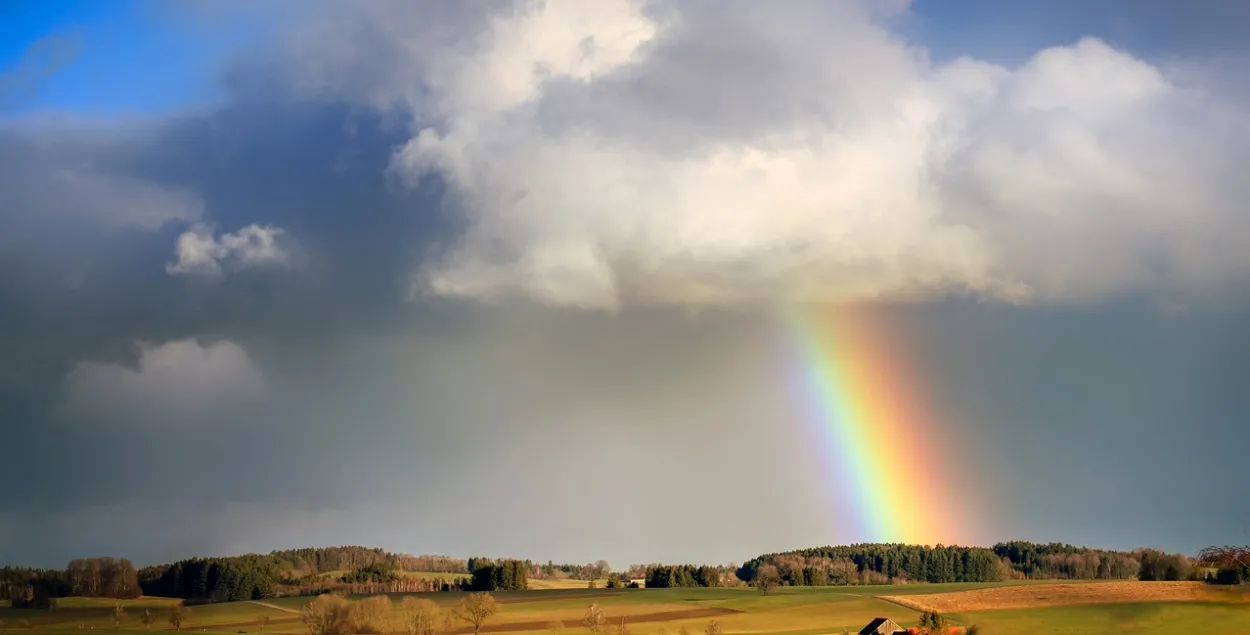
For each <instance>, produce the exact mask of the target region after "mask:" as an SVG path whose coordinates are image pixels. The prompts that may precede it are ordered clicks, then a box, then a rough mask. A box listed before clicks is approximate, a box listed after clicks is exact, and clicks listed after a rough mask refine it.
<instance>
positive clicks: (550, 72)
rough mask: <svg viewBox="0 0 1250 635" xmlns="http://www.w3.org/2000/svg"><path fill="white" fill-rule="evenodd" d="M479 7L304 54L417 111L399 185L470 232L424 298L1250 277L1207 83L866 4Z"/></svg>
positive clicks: (1233, 108) (430, 271)
mask: <svg viewBox="0 0 1250 635" xmlns="http://www.w3.org/2000/svg"><path fill="white" fill-rule="evenodd" d="M469 7H470V8H468V9H465V10H464V11H463V12H462V14H457V15H456V16H454V17H447V16H443V15H438V14H440V13H442V12H444V11H445V10H443V9H439V10H431V13H432V14H433V15H430V16H426V15H423V12H422V11H419V10H415V9H413V8H412V7H406V6H404V5H403V4H402V3H396V4H386V3H379V4H371V5H368V9H367V10H363V11H360V12H354V14H353V16H352V19H351V20H343V19H341V16H337V15H336V16H335V21H336V23H347V24H350V25H352V28H344V29H339V30H337V31H334V32H333V33H331V32H329V31H327V32H325V33H322V32H318V33H320V34H321V35H330V37H331V39H330V40H329V43H328V44H327V43H326V41H325V40H322V39H318V40H317V41H318V47H319V51H320V52H319V53H318V52H312V51H308V50H305V49H303V48H301V47H299V46H298V44H297V45H296V50H299V51H301V54H307V55H306V57H304V59H305V60H306V62H307V66H306V67H305V72H304V73H303V74H297V76H299V77H302V78H304V83H303V84H302V85H304V86H315V87H316V88H315V89H316V90H328V91H336V94H342V95H347V96H349V97H350V98H353V99H356V100H357V101H359V102H361V103H365V104H372V105H375V106H385V107H386V108H390V109H394V108H398V109H399V110H400V111H401V112H407V113H408V114H409V115H410V117H411V122H412V123H411V125H412V128H413V134H412V136H411V138H410V139H409V140H408V141H407V142H406V143H405V144H404V145H403V147H402V148H401V149H399V150H398V151H397V152H396V153H395V156H394V159H393V163H392V169H393V170H394V171H395V172H396V173H398V174H399V175H401V176H403V177H407V178H409V179H412V180H415V179H418V178H421V177H425V176H428V175H437V176H438V177H440V178H441V179H442V180H444V181H445V182H446V183H447V185H448V188H449V194H448V198H447V203H448V204H449V205H451V206H452V207H454V208H455V209H456V210H457V212H458V213H459V214H460V215H461V217H462V219H463V221H464V223H465V224H466V226H467V230H466V232H465V233H464V235H463V236H461V237H460V239H459V240H458V241H457V242H456V243H455V244H452V245H447V246H446V248H445V249H444V250H443V251H442V252H441V253H440V254H438V255H437V256H436V257H434V258H432V259H430V260H429V261H427V262H426V266H424V267H422V268H421V269H420V270H419V271H418V272H417V273H416V275H415V282H414V285H415V289H416V290H417V291H418V292H421V293H432V294H437V295H445V296H464V297H471V298H477V299H482V300H500V299H505V298H509V297H527V298H530V299H533V300H537V301H539V302H542V303H545V304H550V305H556V306H569V307H582V308H594V309H613V308H617V307H619V306H621V305H622V304H625V303H642V304H678V305H700V304H742V303H760V302H775V301H777V300H812V301H831V300H832V301H840V300H854V299H865V298H883V297H884V298H898V297H916V296H921V297H930V296H936V295H946V294H957V295H964V294H973V295H976V296H980V297H985V298H990V299H994V300H1000V301H1008V302H1061V303H1069V302H1091V301H1104V300H1107V299H1119V298H1124V297H1132V296H1140V295H1156V296H1160V297H1167V298H1171V299H1173V300H1176V301H1181V302H1184V301H1192V300H1195V299H1199V298H1206V299H1210V298H1211V297H1217V295H1216V294H1218V293H1219V292H1221V291H1227V290H1228V288H1229V287H1230V285H1237V284H1244V283H1245V282H1246V281H1247V279H1248V278H1250V249H1247V248H1246V247H1247V245H1246V244H1245V239H1244V238H1241V237H1243V236H1246V235H1250V220H1248V219H1247V216H1246V215H1245V214H1244V213H1243V212H1242V211H1241V209H1242V208H1241V206H1240V201H1243V200H1245V197H1246V195H1247V194H1248V193H1250V192H1248V191H1247V185H1246V183H1245V180H1244V179H1241V178H1239V177H1238V174H1237V168H1235V167H1234V166H1238V165H1243V164H1244V162H1245V161H1246V160H1247V159H1250V124H1248V123H1247V121H1246V118H1245V117H1244V116H1243V115H1242V114H1241V113H1242V112H1244V108H1245V105H1246V104H1245V103H1244V100H1243V99H1240V98H1235V95H1233V94H1224V93H1222V92H1221V87H1220V84H1219V83H1214V82H1200V81H1198V77H1199V75H1198V74H1196V73H1187V72H1182V71H1180V70H1176V69H1173V70H1169V69H1168V68H1165V66H1164V65H1162V64H1158V65H1156V64H1152V63H1150V62H1147V61H1145V60H1143V59H1140V58H1137V57H1134V56H1133V55H1132V54H1130V53H1128V52H1126V51H1122V50H1117V49H1115V48H1112V47H1110V46H1109V45H1107V44H1105V43H1104V42H1102V41H1100V40H1098V39H1094V38H1087V39H1083V40H1080V41H1078V42H1074V43H1071V44H1069V45H1065V46H1057V47H1054V48H1049V49H1046V50H1042V51H1039V52H1038V53H1036V54H1035V55H1034V56H1033V57H1032V58H1031V59H1029V60H1028V61H1027V62H1025V63H1024V64H1023V65H1020V66H1018V67H1014V68H1009V67H1004V66H999V65H995V64H992V63H988V62H984V61H979V60H976V59H971V58H966V57H965V58H958V59H955V60H953V61H950V62H946V63H940V64H938V63H933V62H931V61H930V60H929V59H928V57H927V55H926V54H925V51H924V50H923V49H922V48H918V47H915V46H913V45H911V44H909V43H908V42H906V41H903V40H901V39H900V38H898V37H897V36H895V35H893V34H892V32H891V31H890V29H889V25H888V20H887V19H888V15H887V16H885V17H883V16H882V15H878V14H874V13H873V12H872V11H870V10H869V9H868V8H867V7H866V5H865V4H857V3H833V4H831V3H821V2H786V3H769V4H767V5H761V4H752V3H749V2H730V3H728V4H722V3H699V2H694V3H669V2H632V1H629V0H612V1H610V2H602V3H595V4H594V5H593V6H592V5H588V4H586V3H582V2H577V1H576V0H548V1H546V2H523V3H517V4H515V5H512V4H509V5H506V6H501V5H492V4H483V3H471V4H470V5H469ZM424 18H428V20H429V21H433V22H436V23H438V24H441V25H444V26H446V27H447V30H441V29H438V28H434V27H432V26H430V25H429V24H428V23H423V19H424ZM325 19H327V20H330V18H325ZM449 32H450V33H454V37H449V36H448V33H449ZM366 38H368V39H369V40H370V42H369V43H368V44H367V45H362V44H363V42H364V40H365V39H366ZM297 43H298V40H297ZM346 51H351V54H350V55H349V54H347V53H346ZM311 68H316V69H318V74H316V75H315V78H316V80H317V81H315V82H314V81H313V80H312V79H310V77H313V71H311V70H308V69H311ZM1178 68H1179V67H1178ZM353 71H359V72H353ZM349 78H350V79H349Z"/></svg>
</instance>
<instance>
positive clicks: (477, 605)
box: [457, 593, 500, 635]
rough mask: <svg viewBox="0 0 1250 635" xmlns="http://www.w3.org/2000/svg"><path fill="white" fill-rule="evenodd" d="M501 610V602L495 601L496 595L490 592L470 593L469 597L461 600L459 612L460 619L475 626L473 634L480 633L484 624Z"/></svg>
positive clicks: (477, 634)
mask: <svg viewBox="0 0 1250 635" xmlns="http://www.w3.org/2000/svg"><path fill="white" fill-rule="evenodd" d="M499 610H500V607H499V603H498V602H496V601H495V596H493V595H491V594H489V593H470V594H469V595H468V597H466V598H464V599H463V600H461V601H460V610H459V611H458V612H457V613H458V614H459V615H460V619H462V620H464V621H466V622H468V623H469V624H470V625H472V626H473V635H479V633H481V631H482V624H483V623H485V622H486V620H488V619H490V616H492V615H494V614H496V613H498V612H499Z"/></svg>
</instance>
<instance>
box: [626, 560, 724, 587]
mask: <svg viewBox="0 0 1250 635" xmlns="http://www.w3.org/2000/svg"><path fill="white" fill-rule="evenodd" d="M726 574H727V572H726V570H725V569H723V568H721V567H715V566H708V565H702V566H695V565H690V564H678V565H652V566H651V567H649V568H648V569H647V571H646V581H647V588H672V587H719V586H726V585H725V578H726V577H727V576H726Z"/></svg>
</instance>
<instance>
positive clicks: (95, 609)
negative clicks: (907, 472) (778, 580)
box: [0, 582, 1250, 635]
mask: <svg viewBox="0 0 1250 635" xmlns="http://www.w3.org/2000/svg"><path fill="white" fill-rule="evenodd" d="M494 595H495V597H496V598H497V599H498V600H499V602H500V603H501V606H502V611H501V612H500V613H499V614H497V615H495V616H493V617H492V618H491V619H490V620H488V621H487V622H486V624H485V627H484V628H483V632H486V633H518V634H520V633H528V634H531V635H533V634H538V633H544V634H551V633H553V632H554V631H555V630H557V629H559V630H560V631H561V632H562V633H565V634H571V633H586V632H588V631H586V629H584V628H583V627H582V626H581V620H582V617H583V615H584V614H585V611H586V608H587V607H588V606H589V605H590V604H592V603H593V604H598V605H599V606H600V607H601V608H602V609H603V611H604V614H605V616H606V618H607V623H608V625H609V626H610V627H612V628H610V629H608V631H607V632H610V633H615V632H616V630H615V629H616V627H618V626H619V624H620V621H621V620H622V619H624V620H625V623H626V625H627V628H628V632H629V633H630V634H631V635H652V634H657V633H660V632H667V633H679V632H680V631H681V629H682V628H683V627H684V628H685V629H687V630H688V631H689V632H691V633H702V632H703V631H704V628H705V627H706V626H707V624H708V622H709V620H715V621H717V622H718V623H719V624H720V625H721V627H722V628H723V629H724V632H725V633H768V634H772V633H778V634H783V633H784V634H786V635H820V634H824V633H841V632H843V631H844V630H847V631H850V632H857V631H858V629H859V628H861V627H862V626H863V625H864V624H865V623H867V622H868V621H869V620H870V619H871V618H873V617H875V616H877V615H883V616H888V617H890V618H892V619H894V620H895V621H897V622H899V623H900V624H903V625H911V624H915V623H916V620H917V619H918V617H919V612H918V611H917V609H920V608H926V607H942V608H943V610H945V611H947V615H948V616H949V617H950V618H951V619H952V621H953V622H954V623H958V624H968V623H976V624H978V625H980V626H981V627H982V628H983V630H982V632H984V633H1025V634H1027V633H1034V632H1045V633H1048V634H1050V633H1056V634H1059V635H1065V634H1066V635H1085V634H1087V633H1088V634H1091V635H1092V634H1094V633H1104V632H1110V631H1111V629H1112V628H1115V629H1118V632H1128V633H1140V634H1142V635H1154V634H1156V633H1157V634H1160V635H1161V634H1163V633H1173V632H1178V631H1180V630H1182V629H1184V628H1186V625H1189V624H1193V623H1205V624H1219V625H1220V630H1221V632H1223V633H1228V634H1229V635H1238V634H1241V635H1250V603H1247V602H1246V597H1245V595H1243V594H1238V593H1229V592H1206V591H1205V590H1204V589H1203V588H1202V585H1197V584H1188V583H1179V584H1178V583H1151V582H1089V583H1078V584H1071V583H1064V584H1059V583H1045V582H1015V583H997V584H992V583H990V584H917V585H883V586H846V587H810V588H804V587H785V588H780V589H777V590H775V591H774V592H772V593H771V594H769V595H767V596H765V595H761V594H760V593H758V592H757V591H756V590H754V589H750V588H719V589H718V588H689V589H602V588H600V589H586V588H579V589H553V590H530V591H512V592H507V591H505V592H498V593H495V594H494ZM401 597H402V596H400V595H398V594H396V595H392V596H391V599H392V608H391V610H390V611H389V613H388V614H387V615H386V616H385V618H384V625H383V628H384V630H386V631H387V632H403V631H404V627H403V623H402V619H403V617H402V613H401V611H400V609H399V604H398V602H399V600H400V599H401ZM422 597H427V598H429V599H431V600H433V601H435V602H436V603H437V604H439V605H440V606H441V607H443V608H444V610H445V611H446V612H450V611H451V610H452V609H454V607H455V605H456V603H457V602H459V601H460V599H461V598H462V597H464V594H463V593H431V594H422ZM308 601H309V598H276V599H270V600H265V601H263V602H228V603H222V604H211V605H204V606H196V607H194V608H192V610H191V612H190V613H189V614H188V616H187V618H186V620H185V621H184V623H183V630H188V631H194V632H205V633H217V634H236V635H237V634H239V633H248V634H255V633H274V634H279V635H287V634H290V635H294V634H299V633H305V632H306V630H305V627H304V625H303V624H302V623H301V621H300V617H299V615H298V614H297V613H298V611H299V609H300V608H301V607H302V606H303V605H304V604H305V603H306V602H308ZM115 604H120V605H121V606H122V607H123V610H124V612H125V615H124V617H123V620H122V624H121V627H120V629H119V628H118V627H117V626H115V622H114V616H113V607H114V605H115ZM172 604H174V601H173V600H168V599H161V598H139V599H136V600H120V601H119V600H106V599H85V598H63V599H62V600H60V601H59V602H58V607H57V608H56V609H51V610H31V609H27V610H19V609H0V619H2V620H4V623H5V627H6V628H7V630H8V631H10V632H25V631H26V630H28V631H29V632H31V633H35V634H43V635H69V634H71V633H79V632H81V631H82V630H91V631H95V632H125V633H135V632H137V631H143V630H147V629H146V628H145V626H144V624H143V623H142V622H141V619H140V617H141V616H142V614H143V611H144V610H145V609H147V610H150V611H152V613H153V614H154V615H155V618H156V621H155V623H154V624H152V626H151V628H152V629H154V630H155V629H159V630H165V631H168V630H170V629H171V627H170V625H169V623H168V621H167V616H168V612H169V607H170V606H171V605H172ZM21 620H27V621H28V622H29V628H28V629H19V628H18V627H19V622H20V621H21ZM557 622H558V623H559V624H558V625H557V624H556V623H557ZM22 626H24V625H22ZM452 626H453V630H452V633H464V632H468V628H467V625H466V624H465V623H464V622H458V623H454V624H453V625H452Z"/></svg>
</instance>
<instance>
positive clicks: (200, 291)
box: [0, 0, 1250, 566]
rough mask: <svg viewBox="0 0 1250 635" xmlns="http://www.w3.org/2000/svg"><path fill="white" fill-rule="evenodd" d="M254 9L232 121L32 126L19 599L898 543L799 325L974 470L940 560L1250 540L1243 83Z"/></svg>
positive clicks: (13, 555)
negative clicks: (1004, 543) (331, 557)
mask: <svg viewBox="0 0 1250 635" xmlns="http://www.w3.org/2000/svg"><path fill="white" fill-rule="evenodd" d="M180 6H182V7H183V8H184V9H187V10H191V9H194V10H195V11H192V12H191V13H190V14H188V15H192V16H194V17H193V19H195V20H207V19H209V17H206V16H208V15H209V14H211V15H218V14H217V13H215V12H219V11H220V12H237V15H236V14H233V13H232V14H231V15H234V16H235V17H238V16H244V17H246V16H248V15H250V12H251V11H254V10H255V9H249V8H247V7H246V6H245V5H241V4H238V5H236V4H221V5H220V6H217V5H215V4H213V3H210V4H209V5H200V4H198V3H187V4H184V5H180ZM265 11H271V12H279V13H281V14H282V16H283V19H282V20H280V21H278V22H280V23H281V24H282V25H283V26H282V27H281V28H280V29H279V30H277V31H275V33H274V37H273V38H271V43H269V44H265V45H262V46H257V47H254V48H249V49H245V50H243V51H241V52H240V53H239V55H238V56H237V57H236V58H233V59H232V61H231V62H230V64H229V65H228V66H227V67H226V69H225V72H223V73H222V74H221V76H220V77H219V78H217V81H219V82H220V84H221V87H222V89H223V90H224V92H225V98H224V99H221V100H219V101H217V102H214V103H209V104H203V105H198V106H196V107H194V108H188V109H185V110H181V111H171V112H167V113H162V114H153V115H143V116H138V117H127V118H121V117H119V116H115V115H99V114H92V113H86V114H74V115H59V116H53V115H23V116H22V117H20V118H10V119H8V120H5V121H3V123H0V190H3V191H4V192H5V203H4V204H3V205H0V351H2V352H3V353H2V354H0V420H3V422H4V435H5V441H6V447H8V448H16V449H18V451H17V452H10V458H9V459H8V460H6V461H5V462H3V463H0V479H3V480H4V482H6V483H23V484H24V485H23V486H22V487H10V488H5V490H4V491H3V492H0V560H3V561H5V562H10V561H13V562H21V563H28V564H40V565H52V566H61V565H63V564H64V562H65V561H66V560H68V559H69V558H71V557H77V556H87V555H102V554H114V555H118V556H124V557H130V558H132V559H134V560H136V561H138V562H142V563H148V562H155V561H159V560H165V559H171V558H177V557H186V556H191V555H204V554H222V553H237V552H243V551H256V550H267V549H273V548H285V547H295V546H302V545H306V544H347V543H365V544H377V545H381V546H385V547H387V548H390V549H395V550H401V551H412V552H439V553H449V554H453V555H458V556H471V555H515V556H521V557H532V558H536V559H545V558H554V559H556V560H574V561H591V560H595V559H598V558H601V557H605V558H607V559H609V560H610V561H611V562H612V564H613V565H614V566H624V565H627V564H629V563H630V562H644V561H656V560H668V561H682V562H685V561H708V562H725V561H730V560H737V561H741V560H743V559H746V558H748V557H751V556H754V555H757V554H758V553H760V552H763V551H769V550H776V549H786V548H793V547H802V546H809V545H815V544H827V543H831V542H850V541H859V540H870V539H872V536H865V535H862V534H861V533H859V532H860V531H861V524H860V523H859V522H858V521H857V519H856V518H854V517H853V514H852V513H851V511H850V510H848V509H845V508H841V507H839V504H838V501H839V500H840V498H839V497H841V496H844V495H845V490H846V487H847V485H846V484H843V483H840V482H837V480H836V478H835V477H833V476H831V475H832V474H834V473H836V470H834V469H831V467H830V463H831V462H832V461H834V460H836V459H835V457H836V452H835V451H834V449H833V448H829V447H825V446H822V445H821V444H820V443H815V442H814V440H815V439H821V438H823V437H822V436H821V435H822V431H821V430H820V429H819V426H820V425H823V424H822V423H821V422H820V421H817V420H813V419H812V417H811V407H810V405H809V404H806V403H803V400H802V398H801V397H800V396H798V395H797V393H796V390H795V384H796V382H798V381H799V379H800V376H801V375H802V373H803V372H804V369H803V368H802V367H801V362H800V361H799V358H798V357H797V356H796V355H795V351H794V347H795V343H794V341H793V337H792V334H791V333H788V332H787V330H786V328H785V327H784V322H783V321H781V320H778V319H777V318H776V315H775V309H776V307H777V306H780V305H790V304H804V303H811V304H819V303H825V302H857V303H864V304H870V305H872V307H871V310H872V311H874V312H875V314H876V315H879V319H880V321H881V323H882V324H883V325H885V324H888V325H889V327H888V330H889V332H890V333H891V334H892V337H894V338H896V340H897V344H898V346H899V347H900V348H901V349H903V350H906V351H907V355H906V356H905V357H906V358H908V359H909V360H911V362H912V363H914V365H915V374H917V375H918V376H920V377H922V378H923V382H922V383H923V384H924V385H923V386H917V387H902V386H900V387H899V389H900V390H903V389H914V390H917V391H921V392H924V393H925V395H924V397H925V399H926V403H927V404H928V407H929V411H928V414H929V415H930V416H931V417H932V418H933V420H934V422H935V424H937V425H941V426H942V430H943V431H944V433H945V435H946V436H947V437H948V438H947V439H946V440H945V441H946V443H948V444H949V445H950V446H952V447H956V448H961V450H962V451H963V452H964V453H965V454H966V455H967V457H968V459H969V460H968V461H961V462H960V463H961V464H963V465H964V467H961V468H960V469H958V470H954V472H955V473H953V474H952V475H951V477H950V479H951V482H952V483H953V484H955V485H956V486H958V487H959V489H961V490H962V491H961V492H958V493H955V492H953V493H952V494H951V500H950V501H949V502H950V513H951V514H953V515H961V516H962V517H964V518H966V519H967V520H966V522H964V523H956V524H955V525H954V526H962V527H963V533H962V534H961V535H958V536H950V537H949V540H954V541H960V542H978V543H988V542H993V541H995V540H999V539H1014V538H1032V539H1039V540H1062V541H1067V542H1083V543H1089V544H1094V545H1098V546H1107V547H1134V546H1138V545H1142V544H1151V545H1155V546H1161V547H1164V548H1170V549H1180V550H1186V551H1192V550H1194V549H1196V548H1197V547H1200V546H1203V545H1205V544H1207V543H1208V542H1214V543H1223V542H1226V541H1230V540H1231V541H1235V540H1238V539H1240V538H1239V536H1242V535H1244V531H1246V528H1247V527H1250V517H1247V516H1246V514H1245V511H1244V509H1232V508H1229V507H1228V506H1226V505H1225V504H1224V501H1225V500H1226V499H1227V497H1228V496H1230V495H1232V494H1234V493H1235V489H1236V482H1237V481H1236V474H1235V472H1234V471H1233V467H1232V466H1233V465H1235V459H1236V457H1235V456H1234V455H1233V451H1232V450H1231V448H1236V447H1244V444H1245V443H1247V442H1250V438H1247V436H1246V434H1247V432H1246V429H1245V426H1244V425H1241V422H1242V421H1244V413H1245V412H1246V411H1247V409H1248V408H1250V402H1248V401H1247V397H1246V396H1247V395H1250V376H1248V375H1247V371H1246V369H1245V366H1244V360H1245V359H1246V356H1247V354H1250V350H1247V346H1248V345H1250V344H1248V339H1247V338H1246V337H1245V335H1244V328H1243V327H1242V324H1244V319H1245V316H1246V310H1247V307H1246V306H1245V302H1244V298H1245V297H1247V296H1246V291H1247V290H1250V284H1248V283H1250V243H1248V242H1247V241H1248V240H1250V238H1248V237H1250V215H1247V214H1246V213H1245V209H1244V201H1245V200H1248V197H1247V195H1250V190H1248V189H1247V188H1248V187H1250V186H1248V185H1247V182H1246V180H1245V179H1243V178H1241V177H1240V172H1239V171H1240V169H1241V166H1242V165H1245V164H1246V161H1247V160H1248V159H1250V118H1247V117H1246V115H1245V112H1247V108H1246V107H1247V106H1248V105H1250V101H1248V100H1250V91H1246V90H1244V88H1245V87H1244V85H1240V84H1238V81H1242V82H1243V83H1244V80H1239V79H1238V75H1239V74H1244V70H1245V67H1244V65H1241V64H1239V63H1237V62H1236V60H1238V59H1242V58H1239V57H1237V56H1238V55H1240V54H1242V53H1244V52H1242V51H1240V50H1239V49H1236V48H1233V47H1231V46H1230V47H1228V48H1227V49H1226V50H1225V51H1224V52H1225V53H1226V55H1223V56H1213V55H1209V54H1208V52H1204V53H1203V54H1202V55H1197V54H1194V55H1190V56H1188V57H1183V56H1179V57H1178V56H1174V57H1172V58H1169V59H1163V58H1162V57H1161V56H1160V55H1156V54H1154V52H1150V51H1137V50H1131V49H1129V48H1125V47H1123V46H1121V45H1118V44H1116V41H1117V40H1116V38H1114V37H1107V38H1099V37H1097V36H1091V37H1073V38H1071V39H1068V40H1064V41H1052V42H1048V43H1046V44H1045V45H1044V46H1039V47H1038V48H1037V49H1036V50H1033V51H1031V52H1030V53H1029V54H1028V55H1026V56H1022V57H1021V58H1020V59H1019V60H1014V61H1006V60H1002V59H984V58H978V57H976V56H975V55H973V54H969V55H963V56H960V55H948V54H943V55H936V54H932V53H931V51H930V50H929V49H928V48H927V47H926V43H925V42H924V41H918V40H913V39H908V36H906V35H904V33H909V32H912V31H907V30H905V29H903V28H902V27H900V26H899V25H900V24H905V23H906V20H908V19H911V18H914V17H915V14H914V12H915V11H918V8H913V7H908V6H907V5H906V4H905V3H888V6H887V5H884V4H883V5H869V4H867V3H865V4H857V3H823V2H811V3H808V2H779V3H768V4H761V3H753V2H737V3H735V2H731V3H702V2H683V3H675V2H626V1H624V0H604V1H603V2H596V3H582V2H576V1H570V2H557V1H554V0H552V1H548V2H521V3H516V4H513V3H509V2H493V1H492V2H487V1H481V2H463V3H448V4H439V5H428V4H421V3H408V2H381V1H379V2H360V3H307V4H304V3H291V4H285V3H275V4H274V5H272V6H271V7H268V8H267V9H265ZM184 18H186V15H184V16H182V18H180V19H184ZM918 32H919V33H921V34H923V33H924V31H918ZM1196 439H1206V440H1210V441H1213V442H1212V443H1201V444H1199V442H1198V441H1196ZM1198 445H1201V447H1202V448H1203V449H1202V450H1201V451H1199V450H1197V449H1194V450H1192V451H1190V450H1184V451H1181V450H1178V448H1195V447H1196V446H1198ZM986 483H991V484H992V485H987V484H986ZM1100 483H1101V484H1100ZM1160 492H1163V493H1165V494H1164V495H1165V496H1166V497H1167V498H1168V500H1169V501H1170V503H1169V504H1170V505H1171V507H1170V508H1169V510H1170V511H1169V513H1167V514H1166V515H1161V514H1159V512H1158V507H1157V505H1158V496H1159V493H1160ZM1056 508H1063V509H1067V510H1068V511H1069V513H1068V514H1065V515H1064V516H1063V518H1061V519H1060V518H1056V517H1055V516H1054V514H1053V513H1052V512H1053V510H1054V509H1056ZM489 514H502V515H503V516H504V517H507V518H514V519H518V522H517V523H516V525H517V526H515V527H513V528H511V529H510V530H509V531H508V532H506V533H500V532H498V531H495V530H494V529H493V527H494V525H491V524H489V523H483V522H482V520H481V519H482V518H483V517H484V516H486V515H489ZM1194 518H1204V519H1206V520H1205V521H1204V522H1201V523H1196V522H1194V521H1192V520H1190V519H1194ZM1061 521H1062V522H1061Z"/></svg>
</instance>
